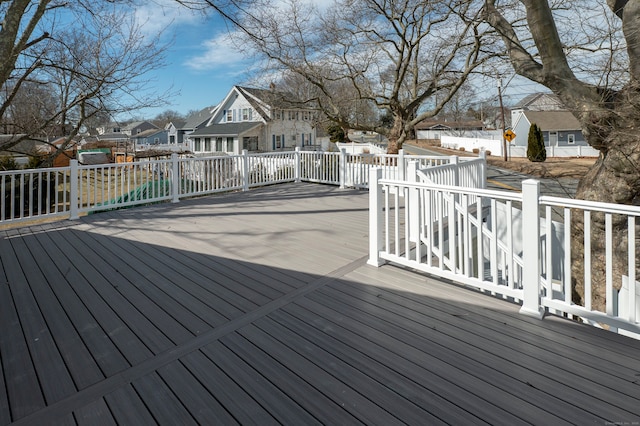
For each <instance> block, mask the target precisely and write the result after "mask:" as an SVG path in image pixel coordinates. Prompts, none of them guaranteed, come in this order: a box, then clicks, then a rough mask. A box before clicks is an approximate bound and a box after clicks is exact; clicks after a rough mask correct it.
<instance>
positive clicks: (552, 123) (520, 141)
mask: <svg viewBox="0 0 640 426" xmlns="http://www.w3.org/2000/svg"><path fill="white" fill-rule="evenodd" d="M533 123H535V124H537V125H538V127H539V128H540V130H542V136H543V137H544V144H545V146H547V147H572V146H588V144H587V142H586V141H585V138H584V136H583V135H582V130H581V126H580V122H579V121H578V120H577V119H576V118H575V116H574V115H573V114H572V113H571V112H570V111H568V110H567V108H566V107H565V106H564V104H563V103H562V102H561V101H560V98H558V97H557V96H556V95H554V94H553V93H534V94H532V95H528V96H526V97H525V98H523V99H522V100H521V101H520V102H518V103H517V104H516V105H515V106H514V107H513V108H512V110H511V129H512V130H513V132H514V133H515V134H516V137H515V139H514V140H513V141H512V142H511V143H512V144H513V145H515V146H527V141H528V138H529V128H530V127H531V125H532V124H533Z"/></svg>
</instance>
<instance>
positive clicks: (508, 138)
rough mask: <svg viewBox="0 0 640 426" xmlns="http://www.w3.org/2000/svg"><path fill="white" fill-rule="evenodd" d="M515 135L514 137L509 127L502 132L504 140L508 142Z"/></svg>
mask: <svg viewBox="0 0 640 426" xmlns="http://www.w3.org/2000/svg"><path fill="white" fill-rule="evenodd" d="M515 137H516V134H515V133H513V131H512V130H511V129H509V130H507V131H506V132H504V138H505V139H506V140H508V141H509V142H511V141H512V140H513V139H514V138H515Z"/></svg>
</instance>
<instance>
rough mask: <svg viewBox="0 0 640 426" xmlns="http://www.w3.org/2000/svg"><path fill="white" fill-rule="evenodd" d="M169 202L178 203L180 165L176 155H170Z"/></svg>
mask: <svg viewBox="0 0 640 426" xmlns="http://www.w3.org/2000/svg"><path fill="white" fill-rule="evenodd" d="M171 195H172V197H171V202H172V203H178V202H180V163H179V162H178V154H176V153H175V152H174V153H172V154H171Z"/></svg>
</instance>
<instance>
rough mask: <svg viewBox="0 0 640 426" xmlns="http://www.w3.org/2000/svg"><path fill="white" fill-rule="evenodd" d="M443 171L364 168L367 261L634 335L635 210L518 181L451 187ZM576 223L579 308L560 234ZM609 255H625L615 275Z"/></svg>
mask: <svg viewBox="0 0 640 426" xmlns="http://www.w3.org/2000/svg"><path fill="white" fill-rule="evenodd" d="M448 168H450V165H447V166H442V167H436V168H434V169H431V170H427V171H424V170H422V171H418V170H417V167H415V166H414V167H409V170H408V173H413V172H414V170H415V173H416V178H411V179H408V180H405V181H400V180H393V179H387V178H385V177H384V176H383V174H382V171H381V170H379V169H375V168H373V169H371V177H370V182H371V184H370V187H369V191H370V209H369V214H370V247H369V250H370V255H369V263H370V264H372V265H374V266H380V265H381V264H383V263H385V262H393V263H396V264H400V265H403V266H407V267H410V268H413V269H416V270H420V271H424V272H427V273H429V274H433V275H436V276H439V277H442V278H446V279H450V280H453V281H455V282H458V283H461V284H464V285H468V286H472V287H475V288H478V289H480V290H483V291H487V292H490V293H491V294H494V295H501V296H503V297H505V298H509V299H511V300H513V301H515V302H518V303H520V304H521V305H522V307H521V312H522V313H524V314H528V315H532V316H535V317H538V318H542V317H543V315H544V313H545V312H547V311H548V312H553V313H555V314H559V315H566V316H571V317H577V318H580V319H582V320H583V321H585V322H588V323H591V324H593V325H596V326H600V327H606V328H609V329H610V330H612V331H618V332H620V333H623V334H628V335H632V336H634V337H636V338H638V337H640V323H639V320H640V309H639V304H640V298H639V297H638V296H637V295H638V293H640V283H638V282H637V279H638V277H637V271H638V268H639V266H640V265H638V257H639V256H638V255H639V251H638V244H637V239H638V238H640V236H639V235H640V227H639V225H640V223H638V217H640V207H634V206H623V205H617V204H605V203H594V202H586V201H580V200H573V199H565V198H557V197H547V196H541V195H540V188H539V182H537V181H535V180H527V181H524V182H523V184H522V193H517V192H504V191H493V190H486V189H484V188H483V187H482V185H479V184H477V183H478V182H476V181H473V180H467V181H464V182H463V181H462V180H458V181H457V182H458V183H457V184H456V186H453V185H451V183H452V182H455V179H460V178H457V177H452V176H451V175H444V176H443V175H442V173H441V170H438V169H442V170H446V169H448ZM432 179H433V180H432ZM441 182H442V183H445V184H441ZM596 215H599V216H601V217H603V218H604V223H605V237H604V240H605V243H606V250H605V251H606V256H605V257H604V258H602V256H599V254H598V253H596V251H594V250H592V247H591V241H592V232H591V230H592V227H593V226H594V221H593V220H592V219H593V218H595V217H596ZM577 219H579V220H580V221H583V223H584V254H583V255H582V256H583V258H582V262H583V263H584V274H583V276H580V277H576V278H577V279H579V280H582V281H583V282H584V283H585V297H584V300H585V302H584V303H582V304H576V303H574V302H573V301H572V272H571V265H572V259H571V252H572V251H573V250H575V251H576V253H582V251H581V250H578V248H576V247H572V240H571V235H570V234H571V232H568V231H566V230H569V229H571V226H572V225H574V224H575V221H576V220H577ZM614 221H615V222H617V223H620V222H621V221H622V222H623V223H624V224H625V227H626V228H627V232H626V235H625V236H624V237H623V238H622V241H615V242H614V241H613V222H614ZM622 246H624V247H622ZM614 251H615V252H616V253H617V254H618V255H619V254H620V252H621V251H622V253H625V252H626V255H625V260H626V265H625V268H624V270H625V273H623V274H621V275H618V276H614V271H615V270H616V268H615V266H614V260H613V255H614ZM618 259H619V257H618ZM598 270H600V271H605V276H606V290H605V295H604V296H605V300H606V303H605V306H604V307H603V308H602V309H600V310H597V309H595V307H594V306H593V305H592V296H593V288H592V282H593V280H594V278H593V277H594V275H595V274H596V273H597V272H598ZM620 284H622V289H621V290H620V291H619V290H616V287H620ZM633 296H635V297H633Z"/></svg>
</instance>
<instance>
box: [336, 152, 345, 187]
mask: <svg viewBox="0 0 640 426" xmlns="http://www.w3.org/2000/svg"><path fill="white" fill-rule="evenodd" d="M338 179H339V180H340V189H344V188H345V185H346V183H345V182H346V180H347V150H346V149H344V148H341V149H340V162H339V165H338Z"/></svg>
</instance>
